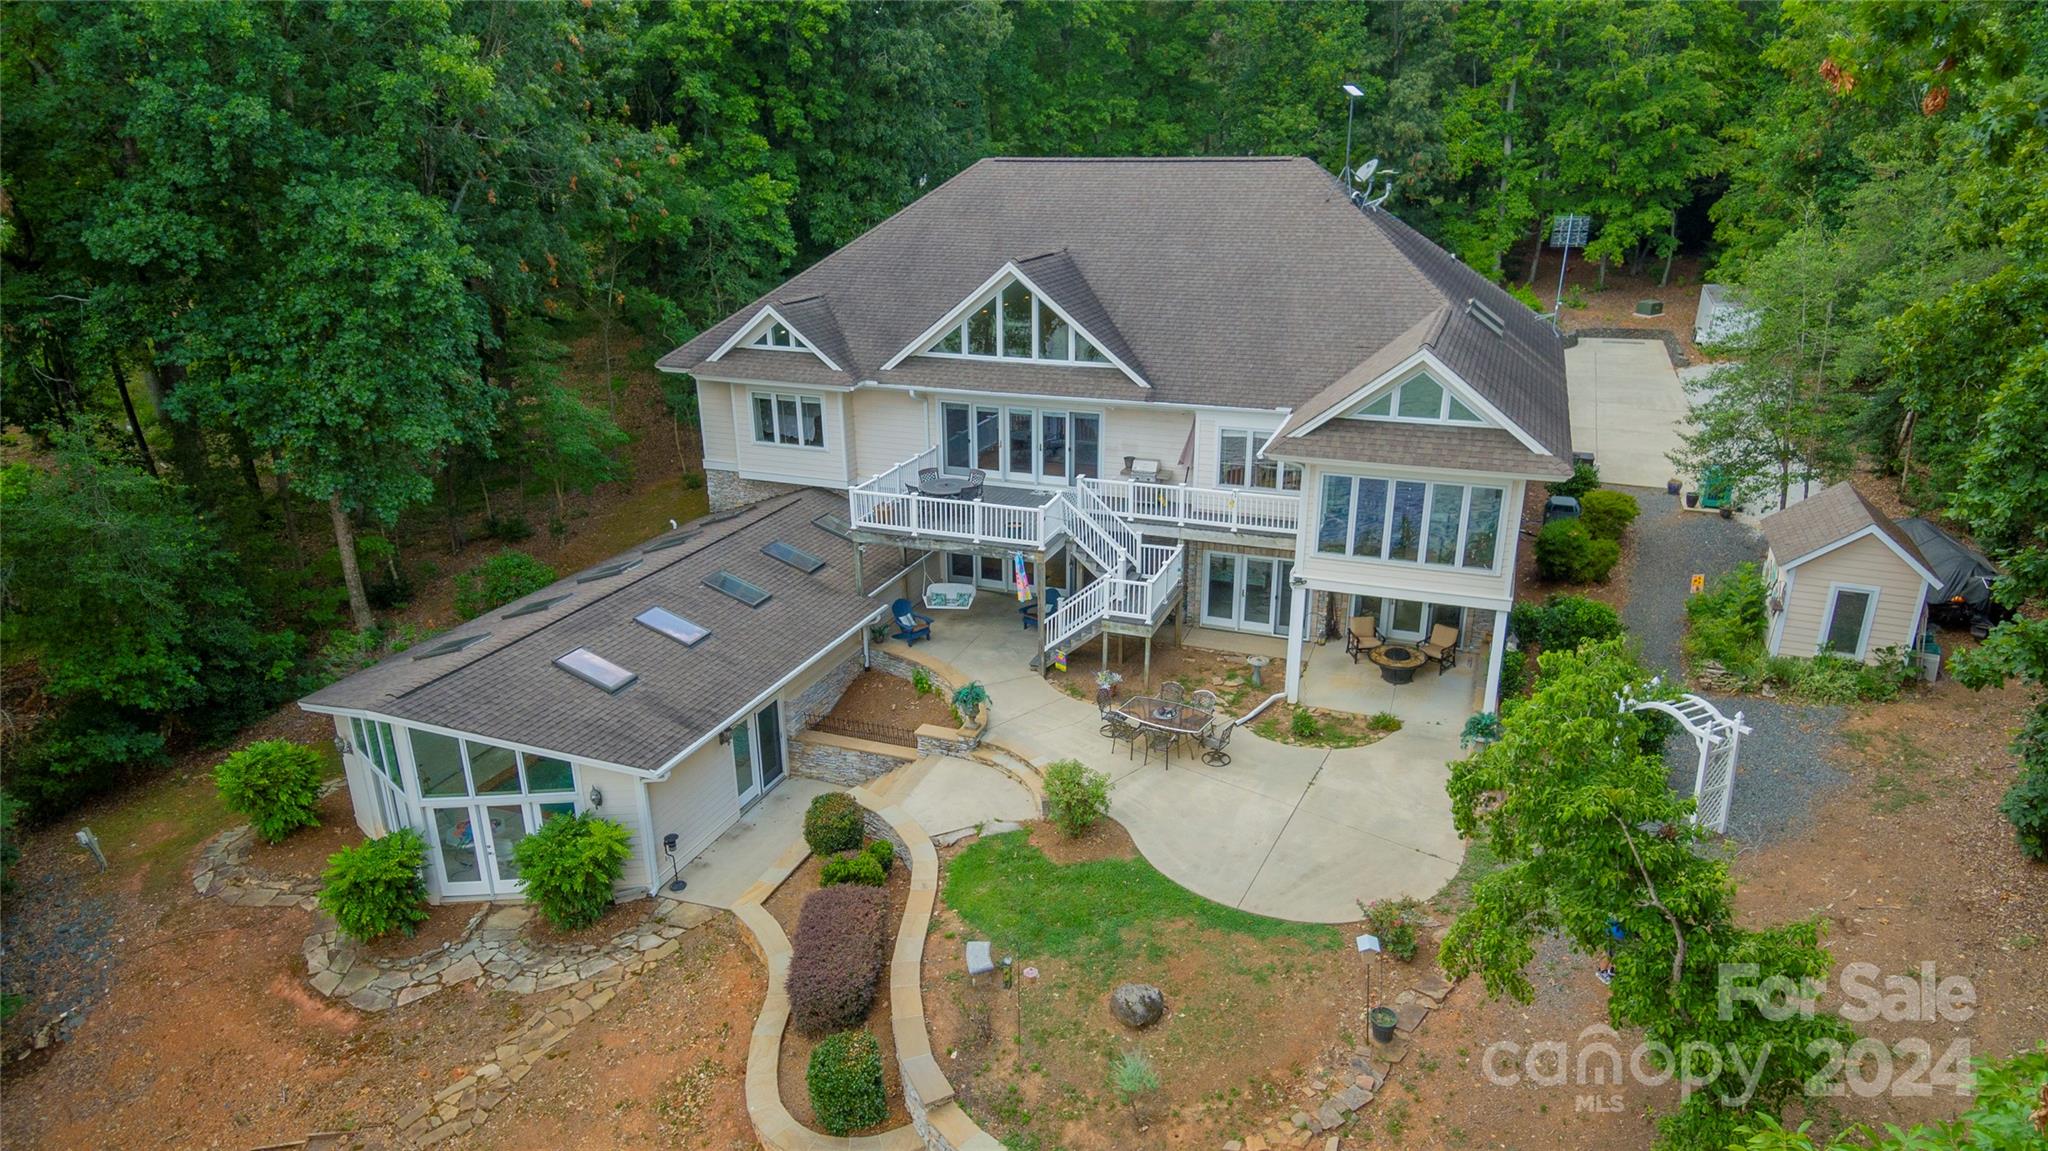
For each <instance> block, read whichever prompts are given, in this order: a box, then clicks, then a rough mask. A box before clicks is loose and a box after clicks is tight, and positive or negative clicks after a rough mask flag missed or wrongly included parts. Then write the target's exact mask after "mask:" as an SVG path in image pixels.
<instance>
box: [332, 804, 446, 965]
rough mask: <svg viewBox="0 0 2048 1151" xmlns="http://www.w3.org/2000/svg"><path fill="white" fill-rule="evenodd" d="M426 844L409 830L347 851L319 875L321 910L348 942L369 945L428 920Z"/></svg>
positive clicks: (403, 828)
mask: <svg viewBox="0 0 2048 1151" xmlns="http://www.w3.org/2000/svg"><path fill="white" fill-rule="evenodd" d="M426 866H427V841H426V840H424V839H421V838H420V833H419V832H417V831H414V830H413V829H411V828H409V827H401V828H399V829H398V830H397V831H394V832H392V833H391V834H390V835H387V836H385V837H384V838H382V839H372V840H369V841H367V842H365V843H359V844H357V845H356V846H354V847H344V848H342V849H341V850H340V851H337V852H335V853H334V854H333V855H330V856H328V857H327V870H326V871H324V872H322V873H321V874H320V878H321V880H322V882H323V886H322V887H321V888H320V910H322V911H325V912H326V913H327V914H329V915H332V916H333V917H334V922H335V925H336V926H337V927H339V928H341V930H342V933H343V934H344V935H347V936H348V937H349V938H350V939H354V940H358V941H360V942H363V943H368V942H370V941H371V940H373V939H382V938H383V937H384V936H386V935H389V934H391V933H392V932H394V931H397V932H401V933H403V934H405V935H411V934H412V933H413V932H414V931H417V930H418V929H419V925H420V924H422V923H425V922H426V921H427V881H426V879H425V878H424V877H423V876H422V874H421V872H422V871H424V870H425V868H426Z"/></svg>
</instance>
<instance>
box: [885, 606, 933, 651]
mask: <svg viewBox="0 0 2048 1151" xmlns="http://www.w3.org/2000/svg"><path fill="white" fill-rule="evenodd" d="M889 613H890V614H891V615H893V616H895V617H896V638H897V639H900V640H902V641H903V642H904V643H907V644H911V645H913V646H914V645H915V644H916V643H917V641H918V640H921V639H930V638H932V617H930V616H928V615H925V614H924V613H922V612H919V611H915V610H913V609H912V608H911V606H910V601H909V600H907V599H899V600H897V601H896V602H895V603H893V604H890V605H889Z"/></svg>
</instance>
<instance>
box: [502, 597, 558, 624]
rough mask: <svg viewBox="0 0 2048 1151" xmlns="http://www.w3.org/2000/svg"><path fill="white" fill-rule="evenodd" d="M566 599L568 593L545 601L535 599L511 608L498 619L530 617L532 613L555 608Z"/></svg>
mask: <svg viewBox="0 0 2048 1151" xmlns="http://www.w3.org/2000/svg"><path fill="white" fill-rule="evenodd" d="M568 598H569V593H568V592H563V593H562V594H561V595H551V596H549V597H547V598H546V599H537V600H534V601H533V602H532V603H526V604H520V605H519V606H518V607H515V608H513V609H512V610H511V611H508V612H506V613H505V614H504V615H502V616H499V617H498V618H499V619H518V618H519V617H520V616H523V615H532V614H533V613H534V612H537V611H546V610H548V609H549V608H551V607H553V606H555V605H556V604H558V603H561V602H562V601H563V600H565V599H568Z"/></svg>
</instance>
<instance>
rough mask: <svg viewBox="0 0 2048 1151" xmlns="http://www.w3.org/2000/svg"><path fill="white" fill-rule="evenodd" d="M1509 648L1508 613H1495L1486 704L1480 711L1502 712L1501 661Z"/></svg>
mask: <svg viewBox="0 0 2048 1151" xmlns="http://www.w3.org/2000/svg"><path fill="white" fill-rule="evenodd" d="M1507 646H1508V613H1507V612H1505V611H1496V612H1494V613H1493V646H1492V649H1491V650H1490V651H1489V653H1488V655H1487V660H1486V703H1485V705H1484V706H1482V707H1481V708H1480V709H1479V710H1481V711H1486V712H1493V713H1495V714H1499V712H1500V661H1501V660H1502V659H1503V658H1505V656H1506V652H1507Z"/></svg>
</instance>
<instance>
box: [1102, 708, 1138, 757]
mask: <svg viewBox="0 0 2048 1151" xmlns="http://www.w3.org/2000/svg"><path fill="white" fill-rule="evenodd" d="M1102 734H1104V735H1106V736H1108V737H1109V750H1111V751H1115V750H1116V745H1117V744H1119V743H1121V744H1123V745H1124V751H1125V753H1126V758H1128V757H1129V756H1130V755H1132V754H1135V753H1136V752H1137V750H1138V725H1137V724H1135V723H1132V722H1131V719H1130V717H1129V716H1127V715H1125V714H1124V713H1123V712H1120V711H1107V712H1104V713H1103V715H1102Z"/></svg>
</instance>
